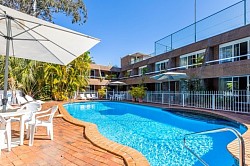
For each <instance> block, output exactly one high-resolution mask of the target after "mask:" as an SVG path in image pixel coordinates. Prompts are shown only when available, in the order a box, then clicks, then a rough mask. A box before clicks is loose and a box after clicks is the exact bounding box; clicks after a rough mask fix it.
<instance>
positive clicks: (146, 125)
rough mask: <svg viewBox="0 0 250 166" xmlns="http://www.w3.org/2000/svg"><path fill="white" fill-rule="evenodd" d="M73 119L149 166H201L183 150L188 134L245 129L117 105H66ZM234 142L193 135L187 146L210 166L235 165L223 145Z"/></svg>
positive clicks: (227, 138)
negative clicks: (135, 153)
mask: <svg viewBox="0 0 250 166" xmlns="http://www.w3.org/2000/svg"><path fill="white" fill-rule="evenodd" d="M64 107H65V109H66V110H67V111H68V112H69V113H70V114H71V115H72V116H73V117H75V118H77V119H80V120H83V121H86V122H91V123H95V124H96V125H97V126H98V130H99V132H100V133H101V134H102V135H104V136H105V137H107V138H108V139H110V140H113V141H115V142H117V143H120V144H123V145H127V146H130V147H132V148H134V149H136V150H138V151H139V152H141V153H142V154H143V155H144V156H145V157H146V158H147V159H148V161H149V162H150V165H152V166H162V165H181V166H190V165H201V164H200V162H199V161H198V159H197V158H196V157H194V156H193V155H192V154H191V153H190V152H188V151H187V150H186V149H185V148H184V147H183V136H184V135H185V134H188V133H192V132H198V131H204V130H211V129H216V128H223V127H234V128H235V129H237V130H238V131H239V132H240V133H244V132H245V131H246V128H245V127H244V126H243V125H241V124H239V123H236V122H229V121H225V120H221V119H214V118H211V117H209V118H208V117H205V118H204V117H199V116H194V115H192V116H190V114H189V116H183V115H181V114H178V113H172V112H169V111H163V110H162V109H160V108H154V107H148V106H141V105H134V104H127V103H119V102H87V103H72V104H65V105H64ZM233 139H235V136H234V135H233V134H232V133H229V132H226V133H217V134H209V135H195V136H190V137H188V140H187V145H188V146H189V147H190V148H191V149H192V150H193V151H194V152H195V153H196V154H198V155H199V156H200V157H202V159H204V160H205V161H206V162H207V163H208V164H209V165H214V166H215V165H216V166H217V165H223V166H227V165H230V166H232V165H237V164H236V163H237V161H236V160H235V159H234V158H233V157H232V155H231V154H230V153H229V152H228V151H227V149H226V146H227V144H228V143H229V142H231V141H232V140H233Z"/></svg>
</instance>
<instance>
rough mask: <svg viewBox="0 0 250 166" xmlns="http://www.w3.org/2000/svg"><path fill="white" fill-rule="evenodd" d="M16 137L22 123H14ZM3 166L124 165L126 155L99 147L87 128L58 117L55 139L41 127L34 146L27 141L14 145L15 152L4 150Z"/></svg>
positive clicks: (55, 120) (55, 125)
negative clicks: (87, 131)
mask: <svg viewBox="0 0 250 166" xmlns="http://www.w3.org/2000/svg"><path fill="white" fill-rule="evenodd" d="M12 129H13V131H12V132H13V136H18V134H17V131H16V130H15V129H18V123H17V124H14V125H12ZM0 165H1V166H9V165H55V166H58V165H59V166H60V165H72V166H73V165H81V166H82V165H84V166H85V165H86V166H88V165H89V166H105V165H106V166H107V165H111V166H121V165H125V163H124V160H123V158H122V157H120V156H117V155H115V154H112V153H110V152H107V151H106V150H103V149H101V148H98V147H96V146H95V145H93V144H92V143H91V142H90V141H88V140H87V139H86V138H84V128H83V127H80V126H76V125H73V124H71V123H69V122H66V121H65V120H64V119H62V118H54V140H53V141H51V140H49V137H48V136H46V130H45V128H44V129H43V127H40V128H38V131H37V133H36V134H35V140H34V145H33V146H31V147H30V146H28V140H25V142H24V145H23V146H18V147H14V148H12V150H11V152H7V150H6V149H4V150H2V155H1V157H0Z"/></svg>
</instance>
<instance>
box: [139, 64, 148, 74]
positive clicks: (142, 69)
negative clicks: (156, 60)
mask: <svg viewBox="0 0 250 166" xmlns="http://www.w3.org/2000/svg"><path fill="white" fill-rule="evenodd" d="M147 69H148V68H147V66H142V67H139V75H143V74H145V73H146V72H147Z"/></svg>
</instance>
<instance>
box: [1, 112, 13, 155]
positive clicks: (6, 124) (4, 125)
mask: <svg viewBox="0 0 250 166" xmlns="http://www.w3.org/2000/svg"><path fill="white" fill-rule="evenodd" d="M10 121H11V120H10V119H8V120H5V119H4V118H3V117H2V116H0V155H1V149H3V145H4V144H5V139H6V140H7V147H8V151H11V125H10Z"/></svg>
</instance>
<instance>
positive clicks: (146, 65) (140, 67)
mask: <svg viewBox="0 0 250 166" xmlns="http://www.w3.org/2000/svg"><path fill="white" fill-rule="evenodd" d="M145 67H148V66H147V65H145V66H141V67H139V69H142V68H145Z"/></svg>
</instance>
